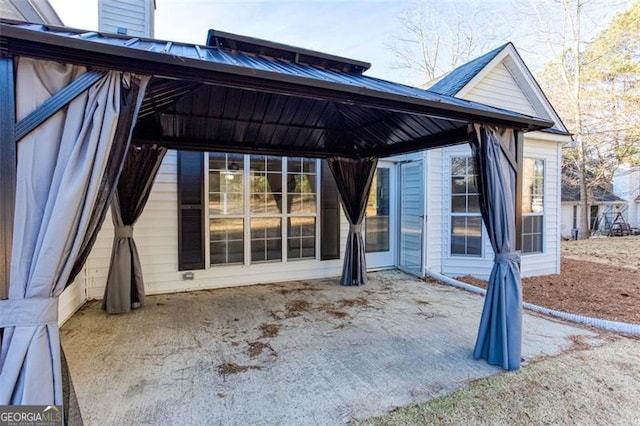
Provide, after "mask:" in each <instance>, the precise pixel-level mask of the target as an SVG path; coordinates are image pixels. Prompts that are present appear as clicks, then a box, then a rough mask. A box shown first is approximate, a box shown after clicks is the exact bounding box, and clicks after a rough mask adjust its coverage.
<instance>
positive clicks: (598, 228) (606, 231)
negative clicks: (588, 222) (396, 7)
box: [591, 206, 639, 237]
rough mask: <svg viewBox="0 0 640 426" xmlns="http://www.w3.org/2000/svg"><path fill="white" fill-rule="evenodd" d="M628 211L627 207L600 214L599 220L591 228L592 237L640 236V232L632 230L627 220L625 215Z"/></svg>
mask: <svg viewBox="0 0 640 426" xmlns="http://www.w3.org/2000/svg"><path fill="white" fill-rule="evenodd" d="M626 211H627V206H624V207H622V208H621V209H620V210H617V211H612V210H610V209H607V210H605V211H603V212H602V213H600V215H599V216H598V219H597V220H596V221H595V222H594V225H593V227H592V228H591V235H592V236H607V237H623V236H627V235H638V233H639V230H638V229H634V228H632V227H631V225H629V223H627V221H626V220H625V215H624V214H625V213H626Z"/></svg>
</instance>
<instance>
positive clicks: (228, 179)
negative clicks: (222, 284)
mask: <svg viewBox="0 0 640 426" xmlns="http://www.w3.org/2000/svg"><path fill="white" fill-rule="evenodd" d="M316 181H317V161H316V160H313V159H306V158H282V157H273V156H262V155H232V154H215V153H211V154H209V235H210V263H211V265H220V264H234V263H235V264H245V263H261V262H281V261H283V260H295V259H315V258H316V216H317V213H316V212H317V206H316V205H317V196H316V186H317V185H316ZM285 184H286V185H285ZM285 224H286V227H285ZM283 241H286V244H283ZM245 253H246V256H245ZM245 257H248V258H245Z"/></svg>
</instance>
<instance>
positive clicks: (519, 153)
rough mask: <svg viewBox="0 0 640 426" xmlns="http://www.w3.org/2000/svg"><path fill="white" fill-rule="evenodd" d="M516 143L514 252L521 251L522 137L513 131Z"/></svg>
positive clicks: (519, 133) (520, 133)
mask: <svg viewBox="0 0 640 426" xmlns="http://www.w3.org/2000/svg"><path fill="white" fill-rule="evenodd" d="M513 133H514V139H515V142H516V165H517V167H516V169H515V171H516V190H515V198H516V199H515V203H516V205H515V213H516V218H515V219H516V247H515V249H516V250H522V190H523V188H522V185H523V174H524V167H523V166H524V165H523V163H524V135H523V133H522V132H521V131H518V130H514V131H513Z"/></svg>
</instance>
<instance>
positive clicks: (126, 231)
mask: <svg viewBox="0 0 640 426" xmlns="http://www.w3.org/2000/svg"><path fill="white" fill-rule="evenodd" d="M115 236H116V238H131V237H133V226H116V228H115Z"/></svg>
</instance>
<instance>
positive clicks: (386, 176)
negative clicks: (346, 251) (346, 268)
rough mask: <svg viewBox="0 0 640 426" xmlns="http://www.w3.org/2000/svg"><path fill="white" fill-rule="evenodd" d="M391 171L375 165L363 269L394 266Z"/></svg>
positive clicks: (389, 167) (386, 166)
mask: <svg viewBox="0 0 640 426" xmlns="http://www.w3.org/2000/svg"><path fill="white" fill-rule="evenodd" d="M395 187H396V185H395V168H394V164H393V163H389V162H383V161H380V162H378V168H377V169H376V174H375V176H374V178H373V183H372V184H371V192H370V194H369V202H368V203H367V210H366V216H365V221H364V228H365V229H364V231H365V232H364V234H365V247H366V251H367V268H369V269H380V268H389V267H395V266H396V245H397V244H396V238H394V236H395V235H396V234H395V232H396V215H395V213H396V203H395V190H394V189H395Z"/></svg>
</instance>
